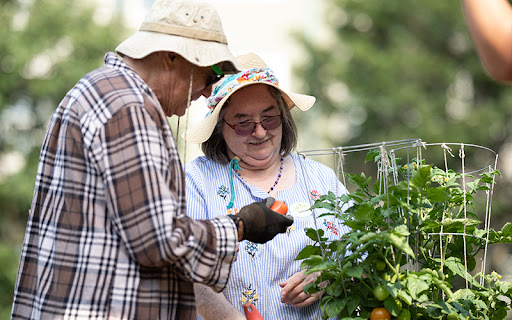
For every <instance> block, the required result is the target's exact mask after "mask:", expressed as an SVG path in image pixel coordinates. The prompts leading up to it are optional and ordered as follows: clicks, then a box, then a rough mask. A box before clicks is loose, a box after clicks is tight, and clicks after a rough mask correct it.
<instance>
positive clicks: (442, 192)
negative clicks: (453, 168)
mask: <svg viewBox="0 0 512 320" xmlns="http://www.w3.org/2000/svg"><path fill="white" fill-rule="evenodd" d="M427 199H428V200H429V201H431V202H434V203H435V202H438V203H442V202H445V201H447V200H449V199H450V194H449V193H448V192H446V189H445V188H442V187H439V188H428V189H427Z"/></svg>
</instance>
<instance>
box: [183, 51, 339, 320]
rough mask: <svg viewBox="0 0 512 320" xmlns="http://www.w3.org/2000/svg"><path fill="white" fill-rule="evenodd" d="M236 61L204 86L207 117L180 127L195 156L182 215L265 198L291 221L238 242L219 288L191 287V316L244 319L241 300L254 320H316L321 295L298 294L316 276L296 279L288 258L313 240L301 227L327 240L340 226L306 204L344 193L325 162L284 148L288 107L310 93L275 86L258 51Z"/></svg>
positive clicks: (210, 215)
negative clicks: (267, 238) (278, 230)
mask: <svg viewBox="0 0 512 320" xmlns="http://www.w3.org/2000/svg"><path fill="white" fill-rule="evenodd" d="M237 59H238V62H239V64H240V65H241V66H242V69H243V70H242V71H241V72H239V73H236V74H232V75H226V76H225V77H224V78H222V79H221V80H220V81H219V82H218V83H217V84H215V85H214V87H213V92H212V94H211V96H210V97H209V98H208V99H207V104H208V107H209V113H208V115H207V116H206V117H205V118H204V119H202V120H200V121H199V122H198V123H197V124H196V125H195V126H193V127H191V128H190V129H189V130H187V131H186V132H185V136H184V137H185V139H186V140H187V141H188V142H192V143H200V144H201V149H202V151H203V153H204V156H200V157H198V158H196V159H195V160H193V161H191V162H190V163H187V164H186V166H185V167H186V169H185V171H186V190H187V208H188V214H189V215H190V216H191V217H194V218H196V219H215V218H217V217H218V216H222V215H225V214H235V215H236V214H237V213H238V214H240V212H241V208H243V207H244V206H245V205H247V204H250V203H252V202H255V201H261V200H263V199H265V198H267V197H269V196H271V197H273V198H275V199H277V200H280V201H283V202H285V204H286V205H287V207H288V212H287V213H286V215H287V216H292V217H293V218H294V223H293V224H292V225H291V226H290V227H288V229H287V231H286V233H284V234H280V235H278V236H276V237H275V238H274V240H272V241H271V242H268V243H265V244H258V243H255V242H254V241H250V240H247V241H242V242H241V243H240V252H239V254H238V258H237V261H236V263H235V264H234V265H233V271H232V276H231V278H230V279H229V281H228V285H227V287H226V289H225V290H224V291H223V292H222V293H216V292H214V291H213V290H212V289H211V288H210V287H208V286H207V285H195V292H196V303H197V308H198V314H199V316H200V317H202V318H203V319H245V317H244V316H243V313H242V312H243V305H244V304H245V303H248V302H251V303H252V304H253V305H254V306H255V307H256V309H257V310H258V311H259V313H260V314H261V315H262V316H263V318H264V319H321V318H322V316H321V311H320V306H319V300H320V299H321V297H322V294H323V292H317V293H315V294H306V293H305V292H304V287H305V286H306V285H307V284H309V283H312V282H314V281H316V278H317V274H308V275H306V274H305V270H302V269H301V268H300V263H301V261H297V260H295V258H296V257H297V255H298V253H299V252H300V251H301V250H302V249H303V248H304V247H305V246H306V245H313V244H314V242H313V240H311V239H310V238H308V237H307V236H306V233H305V228H320V229H323V230H324V233H325V237H326V238H327V239H337V238H339V237H340V236H341V235H342V234H343V233H345V232H347V231H348V230H347V229H346V227H343V226H340V225H338V223H337V222H336V219H335V218H333V217H332V216H322V217H320V214H321V213H325V210H319V211H317V209H315V210H314V212H313V211H312V210H311V209H310V207H311V205H312V204H313V203H314V201H315V200H316V199H318V197H319V196H320V195H324V194H328V193H329V192H333V193H335V194H337V195H342V194H345V193H347V190H346V188H345V187H344V186H343V185H342V183H341V182H340V181H339V180H338V177H337V175H336V173H335V172H334V171H333V170H332V169H330V168H329V167H328V166H326V165H324V164H321V163H319V162H316V161H313V160H311V159H305V158H303V157H300V156H299V155H297V154H296V153H292V151H293V150H294V149H295V148H296V145H297V138H298V133H297V128H296V125H295V121H294V119H293V117H292V114H291V109H292V108H293V107H296V108H297V109H298V110H300V111H307V110H308V109H310V108H311V107H312V106H313V104H314V102H315V98H314V97H312V96H308V95H303V94H296V93H288V92H285V91H284V90H283V89H281V87H280V84H279V81H278V78H277V77H276V75H275V73H274V72H273V70H272V69H270V68H268V67H267V65H266V64H265V62H264V61H263V60H262V59H261V58H260V57H259V56H258V55H256V54H254V53H249V54H246V55H242V56H239V57H238V58H237Z"/></svg>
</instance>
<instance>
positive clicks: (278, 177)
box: [235, 157, 283, 193]
mask: <svg viewBox="0 0 512 320" xmlns="http://www.w3.org/2000/svg"><path fill="white" fill-rule="evenodd" d="M235 171H236V174H237V175H238V176H239V177H240V179H242V180H244V178H242V175H241V174H240V172H238V170H236V169H235ZM282 172H283V157H281V166H280V167H279V174H278V175H277V179H276V181H275V182H274V185H273V186H272V188H270V190H268V191H267V193H271V192H272V191H273V190H274V188H275V187H276V186H277V184H278V183H279V179H281V173H282Z"/></svg>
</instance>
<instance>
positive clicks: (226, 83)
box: [206, 68, 279, 113]
mask: <svg viewBox="0 0 512 320" xmlns="http://www.w3.org/2000/svg"><path fill="white" fill-rule="evenodd" d="M250 82H264V83H269V84H273V85H275V86H279V81H278V80H277V78H276V76H275V75H274V71H272V70H271V69H270V68H252V69H248V70H245V71H243V72H239V73H236V74H231V75H227V76H226V77H224V78H223V79H222V80H220V81H219V82H218V83H217V84H216V85H215V86H214V88H213V91H212V94H211V95H210V97H209V98H208V99H207V100H206V103H207V105H208V108H209V109H210V113H212V112H213V110H214V109H215V107H216V106H217V104H218V103H219V101H221V100H222V99H223V98H224V97H225V96H227V95H228V94H229V93H230V92H233V91H234V90H236V88H237V87H239V86H241V85H243V84H246V83H250Z"/></svg>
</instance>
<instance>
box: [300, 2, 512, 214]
mask: <svg viewBox="0 0 512 320" xmlns="http://www.w3.org/2000/svg"><path fill="white" fill-rule="evenodd" d="M324 5H325V7H326V8H325V12H326V20H327V21H326V24H327V25H328V26H329V27H328V30H327V31H328V32H330V33H331V40H330V41H329V42H327V43H318V42H317V41H316V40H315V39H311V38H308V37H301V38H300V41H301V42H302V43H303V44H304V48H305V51H306V58H305V59H304V61H305V63H304V64H303V65H300V66H297V67H296V70H295V72H296V74H297V75H300V76H299V78H300V79H303V81H304V84H303V85H304V92H308V93H310V94H313V95H314V96H316V97H317V107H315V108H313V109H312V110H311V111H310V112H312V113H316V114H315V116H311V115H308V117H304V118H302V119H301V121H302V122H306V123H307V125H304V128H312V130H310V131H308V136H310V137H311V138H310V139H312V140H315V141H328V143H325V145H327V146H347V145H357V144H362V143H369V142H379V141H390V140H400V139H407V138H421V139H422V140H423V141H426V142H463V143H472V144H478V145H482V146H485V147H488V148H491V149H492V150H494V151H496V152H501V151H503V150H504V149H503V148H504V147H506V146H508V145H509V144H510V143H511V140H512V135H511V132H510V123H511V122H510V121H511V119H512V107H511V105H512V89H511V88H509V87H507V86H504V85H502V84H498V83H496V82H495V81H493V80H492V79H491V78H489V77H488V76H487V74H486V73H485V72H484V70H483V68H482V66H481V64H480V61H479V60H478V57H477V55H476V52H475V50H474V47H473V44H472V42H471V38H470V37H469V34H468V31H467V28H466V24H465V22H464V19H463V18H464V17H463V13H462V8H461V4H460V3H459V2H457V1H444V0H413V1H408V2H402V1H395V2H393V1H392V2H389V1H372V0H371V1H360V0H326V1H324ZM304 75H307V76H304ZM310 144H311V143H310ZM501 164H502V165H505V164H506V163H505V162H504V159H502V162H501ZM504 180H505V179H504ZM504 180H500V181H499V182H498V183H499V186H500V187H499V189H500V190H506V189H507V188H508V187H507V188H504V187H503V185H504V184H505V185H507V186H508V184H509V183H510V182H509V181H504ZM503 198H504V199H495V200H496V203H493V207H494V205H495V204H496V206H497V207H500V208H501V207H503V208H502V209H505V208H507V209H512V203H511V202H510V197H503ZM498 202H500V203H498ZM504 212H508V211H504ZM504 212H503V213H504Z"/></svg>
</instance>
